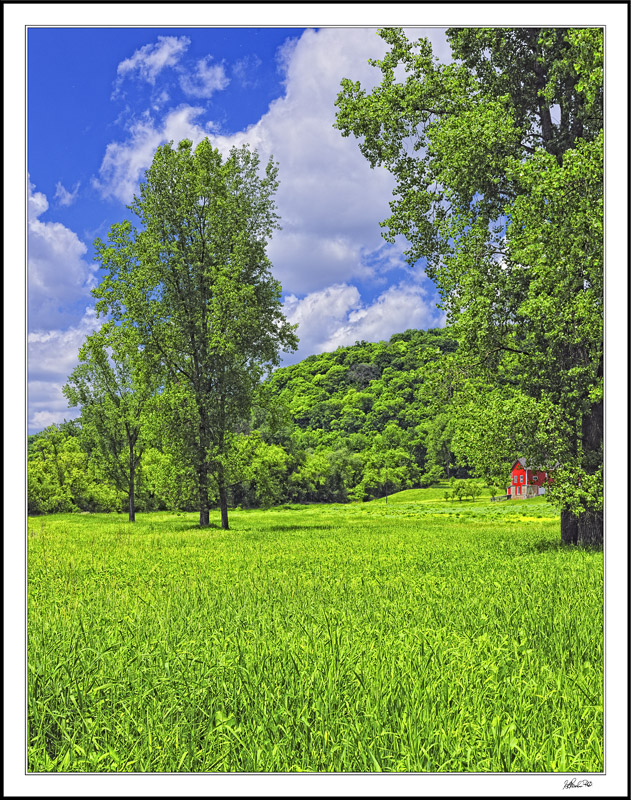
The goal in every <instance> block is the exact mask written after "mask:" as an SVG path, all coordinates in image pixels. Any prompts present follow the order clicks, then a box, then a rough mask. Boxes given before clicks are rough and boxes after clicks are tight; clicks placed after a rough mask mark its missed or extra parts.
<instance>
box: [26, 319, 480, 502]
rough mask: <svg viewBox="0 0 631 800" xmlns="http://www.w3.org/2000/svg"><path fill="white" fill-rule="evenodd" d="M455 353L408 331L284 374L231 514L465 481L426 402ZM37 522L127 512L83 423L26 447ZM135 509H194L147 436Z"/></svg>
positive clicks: (253, 424)
mask: <svg viewBox="0 0 631 800" xmlns="http://www.w3.org/2000/svg"><path fill="white" fill-rule="evenodd" d="M455 349H456V343H455V342H454V341H453V340H452V339H450V338H449V336H448V335H447V333H446V332H445V330H444V329H440V328H435V329H430V330H427V331H422V330H407V331H405V332H404V333H398V334H395V335H393V336H392V337H390V339H389V340H388V341H381V342H365V341H363V342H356V343H355V344H354V345H351V346H348V347H339V348H338V349H337V350H335V351H334V352H330V353H321V354H319V355H312V356H309V357H308V358H306V359H305V360H303V361H301V362H299V363H297V364H293V365H291V366H286V367H280V368H278V369H276V370H275V371H274V372H273V373H272V375H271V376H270V377H269V378H268V379H267V380H266V381H264V382H263V383H262V384H261V386H260V389H259V392H258V395H257V398H256V403H255V405H254V408H253V412H252V416H251V419H250V421H249V424H247V425H246V424H244V425H243V426H242V429H241V430H240V431H239V432H238V434H239V435H238V436H237V437H236V439H235V446H234V448H233V452H232V453H231V454H230V463H229V473H230V477H229V500H230V505H231V506H233V507H235V506H243V507H256V506H265V505H269V504H272V503H283V502H346V501H350V500H367V499H370V498H373V497H382V496H384V495H385V494H389V493H391V492H396V491H400V490H402V489H406V488H413V487H419V486H427V485H429V484H430V483H431V482H433V481H435V480H439V479H440V478H443V477H452V476H455V477H465V476H467V475H468V473H467V470H466V468H463V467H455V466H453V465H454V461H455V459H454V457H453V454H452V452H451V449H450V436H451V429H450V420H449V417H448V415H447V413H446V412H444V413H440V412H437V411H436V410H435V409H432V408H431V404H430V400H429V398H427V397H424V396H423V385H424V382H425V376H426V374H427V370H428V368H429V369H431V367H432V365H433V364H434V365H435V362H437V360H438V359H440V357H441V355H442V354H445V353H450V352H453V351H454V350H455ZM28 451H29V452H28V466H29V494H28V510H29V513H32V514H37V513H51V512H56V511H73V510H76V511H122V510H123V509H124V508H125V507H126V503H127V497H126V494H125V492H124V491H121V490H119V489H117V488H116V486H115V484H114V482H113V481H111V480H109V479H108V477H107V476H106V475H104V474H103V471H102V470H101V468H100V463H99V457H98V452H97V450H96V449H94V448H91V447H90V444H89V442H88V441H87V440H86V438H85V437H84V436H83V432H82V429H81V423H80V421H69V422H64V423H63V424H61V425H53V426H50V427H48V428H46V429H45V430H43V431H41V432H40V433H37V434H34V435H32V436H30V437H29V447H28ZM136 507H137V509H138V510H139V511H142V510H158V509H178V510H190V509H193V508H195V488H194V482H193V481H192V476H190V475H188V474H187V472H186V470H185V469H183V468H182V467H181V465H179V464H178V462H177V458H176V457H175V455H174V454H173V453H171V452H169V449H168V446H167V445H166V444H165V442H164V441H161V436H160V425H159V424H158V423H157V422H156V424H155V425H154V426H150V431H149V442H148V446H147V448H146V450H145V453H144V457H143V460H142V463H141V465H140V469H139V475H138V485H137V491H136Z"/></svg>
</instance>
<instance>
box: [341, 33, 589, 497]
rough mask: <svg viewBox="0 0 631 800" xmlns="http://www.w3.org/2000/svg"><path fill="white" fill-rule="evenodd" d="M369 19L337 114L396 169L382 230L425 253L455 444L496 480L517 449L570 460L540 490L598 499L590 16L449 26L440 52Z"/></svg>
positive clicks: (375, 160) (412, 251)
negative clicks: (451, 341) (370, 48)
mask: <svg viewBox="0 0 631 800" xmlns="http://www.w3.org/2000/svg"><path fill="white" fill-rule="evenodd" d="M380 35H381V36H382V38H384V39H385V41H386V42H387V43H388V44H389V45H390V51H389V52H388V54H387V55H386V56H385V58H384V59H383V60H382V61H381V62H375V66H377V67H379V68H380V69H381V72H382V76H383V79H382V82H381V84H380V85H378V86H377V87H375V89H373V90H372V92H370V93H366V92H365V91H364V90H362V88H361V86H359V84H353V83H352V82H351V81H343V83H342V91H341V92H340V95H339V96H338V100H337V106H338V109H339V112H338V116H337V122H336V126H337V127H338V128H339V129H340V130H341V131H342V134H343V135H346V136H347V135H350V134H351V133H352V134H354V135H355V136H357V137H358V138H360V140H361V141H360V144H359V146H360V149H361V150H362V152H363V153H364V154H365V155H366V157H367V158H368V159H369V161H370V163H371V164H373V165H375V164H382V165H383V166H385V167H387V168H388V169H389V170H390V171H391V172H392V174H393V175H394V176H395V178H396V181H397V185H396V188H395V192H394V194H395V199H394V200H393V202H392V203H391V209H392V216H391V217H390V219H388V220H386V221H385V222H384V223H383V225H384V226H385V227H386V229H387V230H386V233H385V234H384V235H385V237H386V238H387V239H389V240H392V239H393V237H394V236H396V235H404V236H405V237H406V238H407V240H408V242H409V244H410V247H409V249H408V251H407V252H406V256H407V259H408V262H409V263H410V264H411V265H413V264H414V263H416V262H417V261H418V260H419V259H424V260H425V262H426V267H425V268H426V272H427V274H428V275H429V276H430V277H431V278H432V279H433V280H434V281H435V282H436V284H437V286H438V289H439V291H440V294H441V298H442V305H443V308H444V309H445V311H446V313H447V319H448V323H449V325H450V328H451V334H452V335H453V336H454V337H455V338H456V339H457V340H458V343H459V349H458V355H457V357H456V358H455V359H448V360H446V361H445V363H444V365H443V369H442V378H440V379H439V381H442V383H443V384H444V385H446V386H449V387H450V391H449V392H448V393H441V395H440V397H439V398H436V400H435V401H434V406H435V408H436V409H437V411H438V412H442V411H444V403H445V402H447V403H448V404H449V408H450V411H448V412H446V413H448V414H451V415H453V418H454V423H455V426H456V427H455V429H454V437H455V438H454V439H453V446H454V448H455V449H456V450H457V452H458V455H459V457H460V460H461V463H464V464H468V465H470V466H474V467H475V469H476V470H477V472H478V474H480V475H484V476H486V477H489V478H493V479H494V480H499V479H500V476H501V473H502V471H503V470H505V469H506V468H507V465H506V463H505V462H506V460H507V459H510V458H511V457H516V456H518V455H524V456H525V454H526V453H528V454H530V455H531V457H532V459H533V460H534V461H535V462H537V463H548V462H552V463H556V462H558V463H563V464H567V465H568V467H569V465H570V464H572V465H577V469H579V472H580V470H582V471H583V472H582V473H581V476H582V477H579V473H578V472H577V473H573V475H574V477H573V478H570V477H568V478H567V479H565V478H562V477H561V475H559V478H558V481H557V483H556V489H555V498H556V499H557V500H559V501H560V502H561V503H566V504H567V507H568V508H570V507H571V508H577V509H578V508H582V507H583V506H585V507H591V506H590V503H592V501H593V502H595V503H596V506H593V507H598V505H599V501H598V500H597V494H598V489H597V488H594V487H596V486H597V485H598V479H597V477H596V476H597V475H598V474H599V469H600V466H601V464H602V403H601V401H600V400H599V399H598V398H599V397H600V391H601V389H602V372H603V294H602V292H603V165H602V155H603V136H602V88H603V87H602V77H603V72H602V64H603V61H602V30H600V29H597V28H590V29H577V30H567V29H561V28H550V29H538V28H452V29H450V30H449V31H448V38H449V40H450V43H451V46H452V51H453V56H454V61H453V62H452V63H450V64H447V65H442V64H439V63H438V62H436V61H434V60H432V58H431V48H430V46H429V44H428V42H426V41H423V40H420V41H419V42H414V43H410V42H408V41H407V40H406V38H405V36H404V34H403V33H402V32H401V31H400V30H398V29H397V30H393V31H392V32H383V31H382V32H381V33H380ZM395 75H396V78H395ZM553 109H554V113H553ZM437 377H438V376H437ZM441 392H442V390H441ZM430 402H431V400H430ZM520 409H521V412H522V413H521V416H520V413H519V410H520ZM546 426H547V427H546ZM436 452H437V451H436ZM502 464H503V465H504V466H502ZM572 469H574V467H572ZM586 475H590V476H593V480H587V479H586V478H585V477H584V476H586ZM568 476H569V473H568ZM579 480H580V482H581V485H586V483H589V485H590V489H589V491H586V492H582V490H581V492H578V493H579V494H580V495H581V497H583V499H584V501H585V502H584V503H583V501H582V500H581V501H580V502H578V501H575V499H574V498H575V495H576V493H577V492H576V481H579ZM573 481H574V484H573V483H572V482H573ZM563 487H565V489H564V488H563ZM590 498H591V500H590Z"/></svg>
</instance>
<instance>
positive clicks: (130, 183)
mask: <svg viewBox="0 0 631 800" xmlns="http://www.w3.org/2000/svg"><path fill="white" fill-rule="evenodd" d="M202 112H203V109H202V108H199V107H195V106H189V105H182V106H179V107H178V108H176V109H174V110H172V111H170V112H169V113H168V114H167V116H166V117H165V119H164V120H163V122H162V124H161V125H158V126H156V124H155V121H154V119H153V118H152V117H151V116H150V115H149V114H145V115H144V116H143V117H142V118H140V119H139V120H136V121H134V122H133V123H132V124H131V125H130V128H129V134H130V137H129V139H128V140H127V141H124V142H111V143H110V144H108V145H107V148H106V150H105V156H104V157H103V161H102V163H101V167H100V170H99V177H98V178H95V179H94V180H93V185H94V186H95V188H97V189H99V190H100V192H101V193H102V195H103V196H104V197H115V198H116V199H118V200H120V201H121V202H122V203H129V202H130V201H131V199H132V198H133V196H134V193H135V192H137V191H138V185H139V182H140V179H141V177H142V175H143V173H144V171H145V170H146V169H147V168H148V167H149V166H151V161H152V159H153V155H154V153H155V151H156V149H157V147H159V145H161V144H164V143H165V142H168V141H171V140H172V141H174V142H179V141H181V140H182V139H191V140H192V141H193V144H197V143H198V142H200V141H201V140H202V139H203V138H204V137H206V136H208V133H209V130H208V128H207V127H206V128H204V127H202V126H201V125H199V124H198V123H197V122H196V120H197V118H198V117H199V116H200V114H201V113H202Z"/></svg>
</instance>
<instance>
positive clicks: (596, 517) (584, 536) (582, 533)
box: [578, 511, 604, 547]
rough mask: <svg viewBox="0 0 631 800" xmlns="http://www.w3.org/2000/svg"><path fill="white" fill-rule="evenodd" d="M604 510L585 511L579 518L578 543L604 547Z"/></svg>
mask: <svg viewBox="0 0 631 800" xmlns="http://www.w3.org/2000/svg"><path fill="white" fill-rule="evenodd" d="M603 528H604V525H603V512H602V511H585V512H584V513H583V514H581V515H580V516H579V518H578V544H582V545H585V546H595V547H602V544H603Z"/></svg>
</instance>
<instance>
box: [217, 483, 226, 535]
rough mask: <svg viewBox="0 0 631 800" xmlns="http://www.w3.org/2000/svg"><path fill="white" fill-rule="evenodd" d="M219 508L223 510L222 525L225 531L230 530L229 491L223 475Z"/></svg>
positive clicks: (220, 485)
mask: <svg viewBox="0 0 631 800" xmlns="http://www.w3.org/2000/svg"><path fill="white" fill-rule="evenodd" d="M219 508H220V510H221V527H222V528H223V530H224V531H227V530H228V492H227V490H226V487H225V485H224V482H223V475H222V476H221V483H220V484H219Z"/></svg>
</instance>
